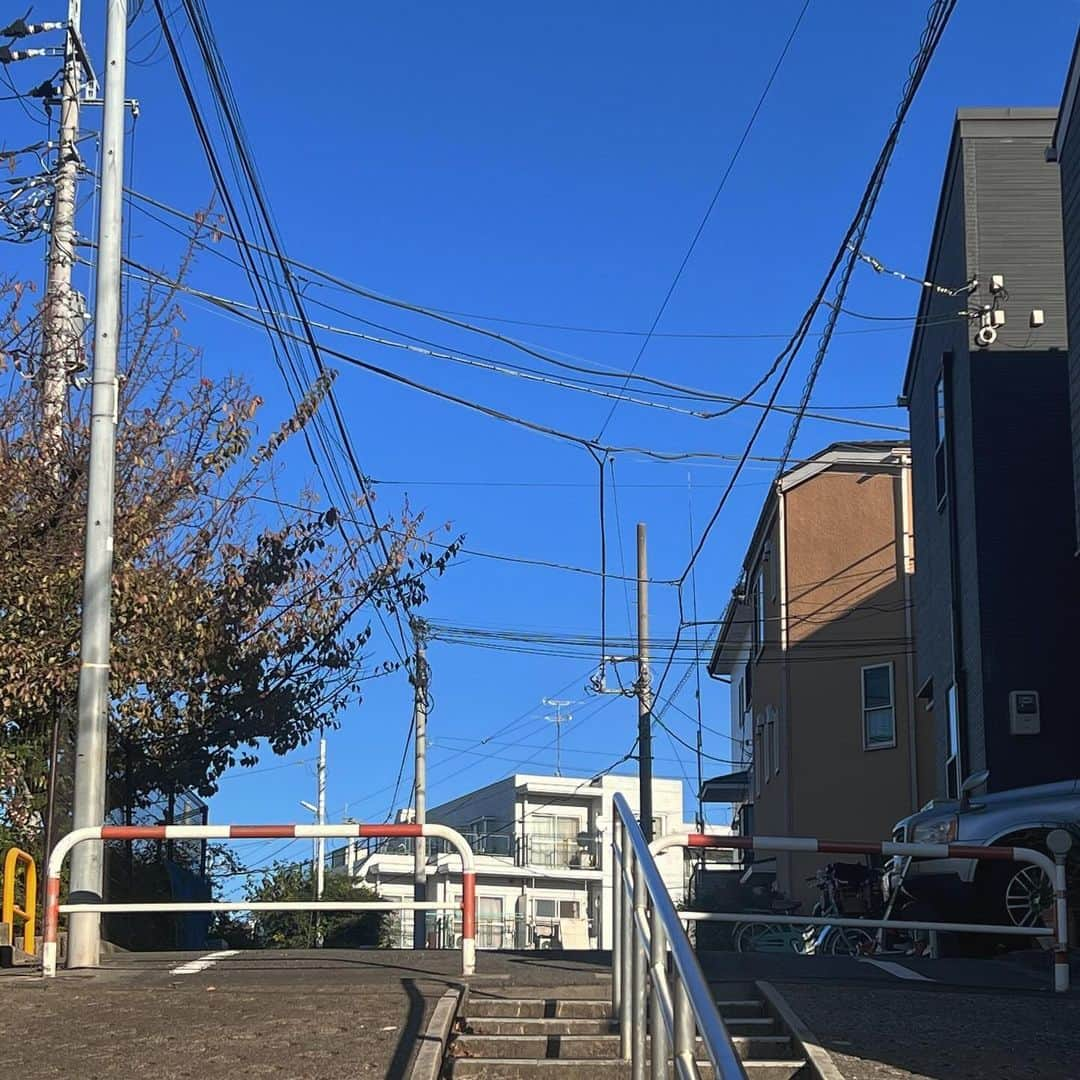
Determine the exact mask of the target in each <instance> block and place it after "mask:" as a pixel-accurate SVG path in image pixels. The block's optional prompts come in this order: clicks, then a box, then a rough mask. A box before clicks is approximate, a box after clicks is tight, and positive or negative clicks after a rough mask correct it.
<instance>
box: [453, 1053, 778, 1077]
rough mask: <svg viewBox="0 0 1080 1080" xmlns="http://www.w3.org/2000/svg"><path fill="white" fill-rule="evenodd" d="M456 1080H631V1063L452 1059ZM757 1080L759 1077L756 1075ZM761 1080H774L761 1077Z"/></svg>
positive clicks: (616, 1060) (598, 1059)
mask: <svg viewBox="0 0 1080 1080" xmlns="http://www.w3.org/2000/svg"><path fill="white" fill-rule="evenodd" d="M450 1076H451V1077H453V1080H544V1078H546V1077H558V1078H559V1080H593V1078H594V1077H600V1078H603V1080H607V1078H609V1077H610V1078H612V1080H615V1078H618V1080H623V1078H628V1077H629V1076H630V1062H628V1061H622V1060H621V1059H619V1058H603V1059H600V1058H597V1059H593V1060H591V1061H565V1060H564V1061H560V1060H559V1059H558V1058H536V1059H534V1060H531V1061H529V1060H523V1059H522V1060H517V1061H501V1060H499V1059H498V1058H453V1059H452V1061H451V1064H450ZM755 1076H756V1074H755ZM761 1080H773V1078H772V1077H762V1078H761Z"/></svg>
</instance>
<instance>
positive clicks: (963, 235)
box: [904, 110, 1080, 795]
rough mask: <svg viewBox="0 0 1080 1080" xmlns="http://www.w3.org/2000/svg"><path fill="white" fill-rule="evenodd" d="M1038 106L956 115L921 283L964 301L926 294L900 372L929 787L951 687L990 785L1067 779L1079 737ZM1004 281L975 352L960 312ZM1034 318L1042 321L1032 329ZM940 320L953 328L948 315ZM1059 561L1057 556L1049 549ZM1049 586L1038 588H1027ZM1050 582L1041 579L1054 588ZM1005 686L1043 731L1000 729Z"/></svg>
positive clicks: (1052, 178)
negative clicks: (992, 319)
mask: <svg viewBox="0 0 1080 1080" xmlns="http://www.w3.org/2000/svg"><path fill="white" fill-rule="evenodd" d="M1054 115H1055V114H1054V112H1053V111H1052V110H963V111H961V112H960V113H959V114H958V118H957V125H956V129H955V133H954V138H953V143H952V146H951V148H950V153H949V158H948V161H947V165H946V175H945V182H944V185H943V189H942V199H941V204H940V207H939V211H938V218H937V223H936V226H935V230H934V237H933V240H932V244H931V253H930V259H929V262H928V270H927V278H928V279H929V280H931V281H934V282H936V283H938V284H941V285H945V286H948V287H950V288H955V287H956V286H957V285H959V284H961V283H963V282H964V281H971V280H973V279H978V280H979V283H980V284H979V286H978V288H977V289H976V290H975V291H974V292H973V293H972V294H971V296H970V297H959V298H956V297H948V296H945V295H943V294H942V293H939V292H930V291H927V292H925V293H924V297H923V304H922V306H921V308H920V312H919V314H920V317H921V319H920V326H919V328H918V329H917V331H916V334H915V338H914V341H913V345H912V353H911V358H910V361H909V366H908V373H907V376H906V377H905V386H904V394H905V396H906V397H907V399H908V403H909V408H910V422H911V445H912V460H913V493H914V503H915V505H914V519H915V536H916V573H915V590H914V597H915V613H914V621H915V636H916V672H917V674H916V683H917V685H920V686H921V685H923V684H925V683H926V682H927V680H931V679H932V681H933V691H934V706H935V707H934V711H933V719H932V722H933V723H934V724H935V729H936V730H935V738H936V745H937V763H936V764H937V776H938V793H939V794H940V795H944V794H945V792H946V778H945V757H946V746H947V727H946V723H947V712H946V709H945V707H944V705H945V694H946V691H947V688H948V686H949V685H950V683H952V681H953V679H954V673H955V680H956V684H957V687H958V695H959V701H960V717H961V745H962V748H963V770H964V772H965V773H970V772H972V771H974V770H976V769H980V768H989V769H990V770H991V778H990V788H991V789H992V790H1001V789H1005V788H1009V787H1016V786H1020V785H1023V784H1029V783H1040V782H1043V781H1045V780H1051V779H1058V778H1061V777H1063V776H1066V775H1068V776H1073V775H1078V774H1080V752H1078V751H1080V726H1078V725H1076V724H1075V723H1074V721H1073V716H1074V713H1073V712H1072V711H1070V709H1071V707H1070V705H1069V704H1068V695H1069V693H1070V692H1071V686H1070V685H1069V682H1070V680H1069V679H1068V672H1069V665H1068V664H1067V663H1062V662H1061V653H1062V650H1063V648H1064V643H1069V642H1071V636H1070V635H1069V634H1068V633H1067V632H1066V633H1064V634H1063V633H1062V629H1063V628H1064V627H1067V626H1068V625H1069V623H1070V620H1071V614H1070V613H1071V611H1072V610H1074V609H1075V606H1076V601H1077V567H1076V566H1075V564H1074V562H1073V560H1071V546H1070V543H1071V534H1072V528H1071V524H1069V525H1068V527H1067V528H1066V530H1065V533H1064V534H1063V532H1062V524H1061V523H1062V521H1066V522H1067V523H1070V522H1071V516H1072V499H1071V491H1072V483H1071V477H1070V475H1069V474H1070V461H1071V438H1070V433H1069V426H1068V395H1067V380H1066V354H1065V351H1064V346H1065V342H1066V315H1065V304H1064V270H1063V258H1062V243H1061V204H1060V193H1059V187H1058V180H1057V175H1056V170H1053V169H1049V168H1047V166H1046V162H1045V149H1046V146H1047V144H1048V142H1049V139H1050V136H1051V133H1052V131H1053V126H1054ZM992 274H1002V275H1003V276H1004V278H1005V285H1006V289H1007V290H1008V300H1007V301H1006V302H1005V303H1004V307H1005V309H1006V313H1007V323H1006V326H1005V327H1004V328H1002V330H1001V331H1000V333H999V337H998V340H997V342H995V344H994V345H992V346H991V347H989V348H986V349H982V348H978V347H976V346H975V345H974V342H973V331H974V329H975V328H976V325H977V324H973V323H969V321H968V320H967V319H966V318H964V317H959V315H958V313H959V312H960V311H962V310H963V309H964V308H965V307H966V306H967V304H969V303H970V304H972V305H978V304H981V303H986V302H989V300H990V297H991V294H990V291H989V281H990V276H991V275H992ZM1033 308H1039V309H1041V310H1042V311H1043V312H1044V313H1045V320H1046V321H1045V325H1044V326H1043V327H1042V328H1041V329H1038V330H1033V329H1031V328H1030V326H1029V319H1030V313H1031V310H1032V309H1033ZM950 315H952V316H954V317H953V318H951V319H950V318H949V316H950ZM943 370H944V371H945V373H946V402H947V412H948V424H947V426H948V458H949V470H948V471H949V492H948V497H947V499H946V500H945V503H944V504H943V505H942V506H940V507H939V505H938V500H937V491H936V479H935V467H934V450H935V445H936V437H935V430H936V427H935V413H936V398H935V390H936V383H937V379H938V375H939V373H940V372H942V371H943ZM1063 552H1064V555H1063ZM1043 568H1045V571H1046V573H1047V575H1048V578H1047V587H1046V588H1039V587H1037V586H1036V585H1035V583H1034V582H1033V580H1032V579H1033V576H1034V577H1040V578H1041V576H1042V572H1043ZM1050 582H1053V584H1050ZM954 651H955V652H956V659H955V663H954ZM1010 690H1039V692H1040V695H1041V705H1042V720H1043V733H1042V734H1041V735H1039V736H1023V737H1021V736H1013V735H1010V734H1009V730H1008V729H1009V716H1008V694H1009V691H1010Z"/></svg>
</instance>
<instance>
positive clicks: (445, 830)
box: [42, 822, 476, 977]
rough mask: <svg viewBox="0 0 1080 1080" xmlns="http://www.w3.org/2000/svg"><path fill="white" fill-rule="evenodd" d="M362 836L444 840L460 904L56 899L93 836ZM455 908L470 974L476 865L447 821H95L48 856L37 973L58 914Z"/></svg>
mask: <svg viewBox="0 0 1080 1080" xmlns="http://www.w3.org/2000/svg"><path fill="white" fill-rule="evenodd" d="M366 836H407V837H429V838H432V839H438V840H446V841H447V842H448V843H450V844H452V845H453V846H454V847H455V848H456V849H457V852H458V854H459V855H460V856H461V886H462V887H461V903H460V904H458V903H454V902H450V901H447V902H445V903H444V902H440V901H416V900H411V901H384V900H380V901H356V902H353V901H348V900H345V901H340V900H280V901H258V902H250V901H236V902H231V901H229V902H225V901H206V902H205V903H204V902H187V901H184V902H180V901H167V902H164V903H161V902H158V903H151V904H140V903H122V904H105V903H95V902H90V903H86V902H80V903H74V904H61V903H60V872H61V870H62V869H63V865H64V859H65V858H66V857H67V854H68V852H69V851H71V849H72V848H73V847H75V846H76V845H77V844H84V843H87V842H89V841H93V840H274V839H286V838H288V839H294V838H295V839H313V838H314V839H318V838H319V837H324V838H326V839H351V838H354V837H366ZM447 909H452V910H458V909H460V911H461V971H462V974H463V975H473V974H475V973H476V864H475V861H474V859H473V852H472V848H470V847H469V845H468V843H467V842H466V841H465V838H464V837H463V836H462V835H461V833H459V832H458V831H457V830H456V829H451V828H450V827H449V826H447V825H437V824H430V825H414V824H382V825H362V824H357V823H354V822H350V823H348V824H344V825H96V826H91V827H89V828H85V829H76V830H74V831H73V832H70V833H68V834H67V836H65V837H63V838H62V839H61V840H60V841H59V842H58V843H57V845H56V847H54V848H53V850H52V853H51V854H50V855H49V866H48V876H47V879H46V886H45V935H44V943H43V948H42V962H43V973H44V975H45V976H46V977H51V976H53V975H55V974H56V944H57V935H58V932H59V928H60V915H61V914H73V913H74V914H79V913H88V914H102V913H112V912H117V913H120V914H125V913H126V914H135V913H147V912H154V913H157V912H170V911H171V912H190V911H403V910H406V911H443V910H447Z"/></svg>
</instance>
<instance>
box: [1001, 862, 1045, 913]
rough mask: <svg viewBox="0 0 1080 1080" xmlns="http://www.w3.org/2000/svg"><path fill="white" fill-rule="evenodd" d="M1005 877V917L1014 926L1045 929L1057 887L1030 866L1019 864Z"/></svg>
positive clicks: (1039, 871) (1038, 869)
mask: <svg viewBox="0 0 1080 1080" xmlns="http://www.w3.org/2000/svg"><path fill="white" fill-rule="evenodd" d="M1009 871H1010V872H1009V873H1008V875H1003V877H1004V878H1005V882H1004V896H1003V898H1002V899H1003V903H1004V906H1005V915H1006V917H1007V918H1008V920H1009V922H1010V923H1011V924H1012V925H1013V926H1043V925H1045V919H1044V918H1043V916H1044V914H1045V913H1046V912H1047V911H1049V910H1050V908H1051V907H1052V906H1053V903H1054V886H1053V883H1052V882H1051V881H1050V879H1049V878H1048V877H1047V876H1046V873H1045V872H1044V871H1043V870H1041V869H1040V868H1039V867H1038V866H1032V865H1031V864H1030V863H1016V864H1013V866H1011V867H1010V868H1009Z"/></svg>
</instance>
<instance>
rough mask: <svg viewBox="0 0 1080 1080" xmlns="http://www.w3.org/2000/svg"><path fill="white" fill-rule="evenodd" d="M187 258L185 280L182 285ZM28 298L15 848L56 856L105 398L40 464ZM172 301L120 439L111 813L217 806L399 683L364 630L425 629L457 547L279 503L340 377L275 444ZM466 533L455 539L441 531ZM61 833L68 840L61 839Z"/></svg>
mask: <svg viewBox="0 0 1080 1080" xmlns="http://www.w3.org/2000/svg"><path fill="white" fill-rule="evenodd" d="M190 261H191V259H190V254H189V256H188V257H187V258H185V260H184V261H183V263H182V265H181V267H180V269H179V271H178V273H177V274H176V275H174V276H175V278H176V280H177V281H182V280H183V279H184V277H185V275H186V274H187V272H188V270H189V267H190ZM32 299H33V298H32V297H29V296H27V294H26V292H25V290H23V289H22V288H20V287H18V286H17V285H16V284H15V283H13V282H8V283H6V284H4V283H0V371H2V377H4V378H6V379H7V380H8V385H7V393H6V395H5V396H4V397H3V399H2V400H0V843H3V842H4V841H5V840H11V841H16V842H19V843H20V844H22V845H24V846H27V847H29V848H30V849H31V850H35V849H37V848H38V847H39V845H40V842H41V841H40V832H41V822H42V815H43V813H44V804H45V793H46V787H47V778H48V773H49V757H50V754H49V742H50V734H51V731H52V727H53V724H54V722H55V721H57V720H59V722H60V740H59V746H60V753H59V765H58V769H57V774H56V776H57V782H58V785H59V791H60V795H59V798H58V806H59V807H63V806H65V805H66V803H67V801H68V800H67V799H66V798H65V797H64V795H65V792H66V790H67V785H68V784H69V781H70V778H69V775H68V774H69V773H70V764H71V760H72V757H73V738H74V732H73V726H74V725H73V718H74V712H75V702H76V692H77V685H78V665H79V658H78V652H79V619H80V610H79V609H80V603H81V588H82V547H83V538H84V532H85V520H84V518H85V506H86V483H87V464H88V456H89V395H88V393H86V392H84V391H80V390H78V388H76V392H75V393H74V394H73V398H72V402H71V409H70V418H69V422H68V424H67V426H66V429H65V435H64V439H63V443H62V446H61V448H60V450H59V460H58V461H55V462H53V461H45V460H43V455H42V453H41V439H40V424H39V415H38V413H39V410H38V395H37V391H36V386H35V380H34V372H33V370H32V358H33V357H34V356H35V355H36V354H39V350H40V343H39V342H38V341H37V340H36V326H37V322H38V320H37V319H36V318H35V317H33V316H32V315H31V317H29V318H26V319H22V318H21V315H22V313H23V312H24V311H27V310H32V309H31V301H32ZM182 320H183V313H182V311H181V309H180V306H179V304H178V292H177V290H176V288H175V286H172V285H168V284H158V285H153V286H148V287H147V288H146V290H145V292H144V293H143V294H142V295H141V297H140V298H139V302H138V305H137V308H136V310H134V311H132V312H131V314H130V316H129V319H128V322H127V326H126V328H125V334H126V340H127V341H128V342H129V349H128V360H127V363H126V365H125V367H124V373H123V380H122V383H121V387H120V411H119V423H118V428H117V458H116V516H115V539H114V544H115V548H114V559H115V565H114V575H113V608H112V626H113V646H112V676H111V698H112V711H111V716H110V736H109V744H110V745H109V750H110V753H109V803H110V808H115V807H118V806H127V807H131V806H139V805H140V804H141V803H142V802H144V801H145V800H147V799H149V798H150V797H151V796H152V795H154V794H160V793H162V792H165V793H168V792H179V791H182V790H185V789H189V788H190V789H194V790H196V791H198V792H199V793H200V794H202V795H208V794H212V793H213V791H214V790H215V787H216V781H217V779H218V778H219V777H220V776H221V774H222V773H223V772H224V771H225V770H227V769H229V768H231V767H233V766H234V765H237V764H240V765H253V764H255V762H256V761H257V760H258V755H259V753H260V752H262V749H261V748H263V747H266V748H267V749H268V750H269V751H270V752H271V753H273V754H284V753H287V752H288V751H290V750H292V749H294V748H295V747H297V746H299V745H301V744H303V743H306V742H307V741H308V740H309V739H310V738H311V737H312V736H313V734H315V733H317V732H318V731H319V730H320V729H323V728H330V727H334V726H336V725H337V724H338V723H339V722H340V718H341V716H342V714H343V713H344V711H345V710H346V709H347V708H348V707H349V706H351V705H353V704H355V703H356V702H358V701H359V700H360V698H361V695H362V688H363V683H364V681H365V680H367V679H370V678H375V677H378V676H379V675H381V674H386V673H388V672H389V671H390V670H392V669H393V667H394V665H393V664H392V663H391V662H389V661H386V660H382V659H380V658H379V657H378V656H375V655H373V654H372V652H371V640H370V630H369V626H368V621H367V616H368V615H369V614H370V613H371V612H372V611H373V610H374V609H376V608H378V609H380V610H381V611H383V612H395V611H397V612H398V613H401V612H402V611H406V612H407V611H411V610H412V609H414V608H415V607H417V606H418V605H420V604H422V603H423V602H424V600H425V599H426V591H427V583H428V581H429V580H430V579H431V578H433V577H437V576H438V575H440V574H442V572H443V571H444V570H445V568H446V566H447V564H448V562H449V560H450V559H451V558H452V557H453V555H454V554H455V552H456V551H457V549H458V547H459V545H460V538H451V537H450V536H447V537H446V540H448V541H449V543H440V544H438V545H437V546H436V545H433V544H432V543H431V541H432V540H433V535H432V533H431V532H430V531H427V530H426V527H425V525H424V522H423V520H422V515H414V514H412V513H411V512H410V510H409V508H408V506H407V505H406V506H405V507H404V508H403V509H402V510H401V511H400V512H399V513H398V514H396V515H387V514H386V513H385V511H383V510H382V509H381V508H380V512H381V523H380V524H379V526H378V527H376V526H374V525H373V524H370V525H367V526H366V527H365V526H362V525H361V524H360V522H361V521H362V520H366V519H367V517H368V515H367V508H366V507H365V506H364V505H363V503H362V502H357V503H355V504H353V505H349V506H347V507H333V506H325V507H324V506H319V505H318V503H317V501H316V500H315V498H314V497H313V496H311V495H302V496H299V497H294V498H293V500H292V501H286V500H283V499H281V498H279V496H278V487H277V481H278V480H279V459H280V454H281V452H282V450H283V449H284V447H286V446H287V445H288V444H289V442H290V440H293V439H297V438H303V437H304V436H305V434H306V432H307V430H308V429H310V428H311V426H312V425H313V424H315V423H317V422H318V419H319V410H320V406H321V405H322V403H323V401H324V399H325V397H326V395H327V392H328V390H329V388H330V384H331V380H332V375H331V374H328V375H326V376H324V377H321V378H319V379H318V380H316V381H315V382H314V383H313V384H312V385H311V387H310V388H309V390H308V392H307V394H306V395H305V396H304V398H303V399H302V400H301V401H300V402H299V403H298V405H297V407H296V408H295V410H294V411H293V412H292V414H291V415H290V416H289V417H288V418H287V419H286V420H285V421H284V423H282V424H280V425H278V426H277V427H276V428H275V429H274V430H273V431H271V432H269V433H267V434H263V435H262V436H261V437H260V431H259V421H260V418H261V417H262V415H263V413H264V411H265V407H264V403H263V401H262V400H261V398H260V397H258V396H257V395H255V394H254V393H253V392H252V391H251V389H250V387H249V386H248V385H247V384H246V383H245V381H244V380H243V379H241V378H239V377H236V376H227V377H223V378H213V379H212V378H209V377H207V376H206V375H205V374H203V373H202V356H201V353H200V352H199V350H198V349H196V348H193V347H192V346H191V345H189V344H187V343H185V341H184V340H183V338H182V336H181V333H180V327H181V325H182ZM444 528H448V526H446V527H444ZM64 828H65V823H64V821H63V820H62V819H61V820H59V821H58V823H57V832H58V833H59V832H62V831H63V829H64Z"/></svg>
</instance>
